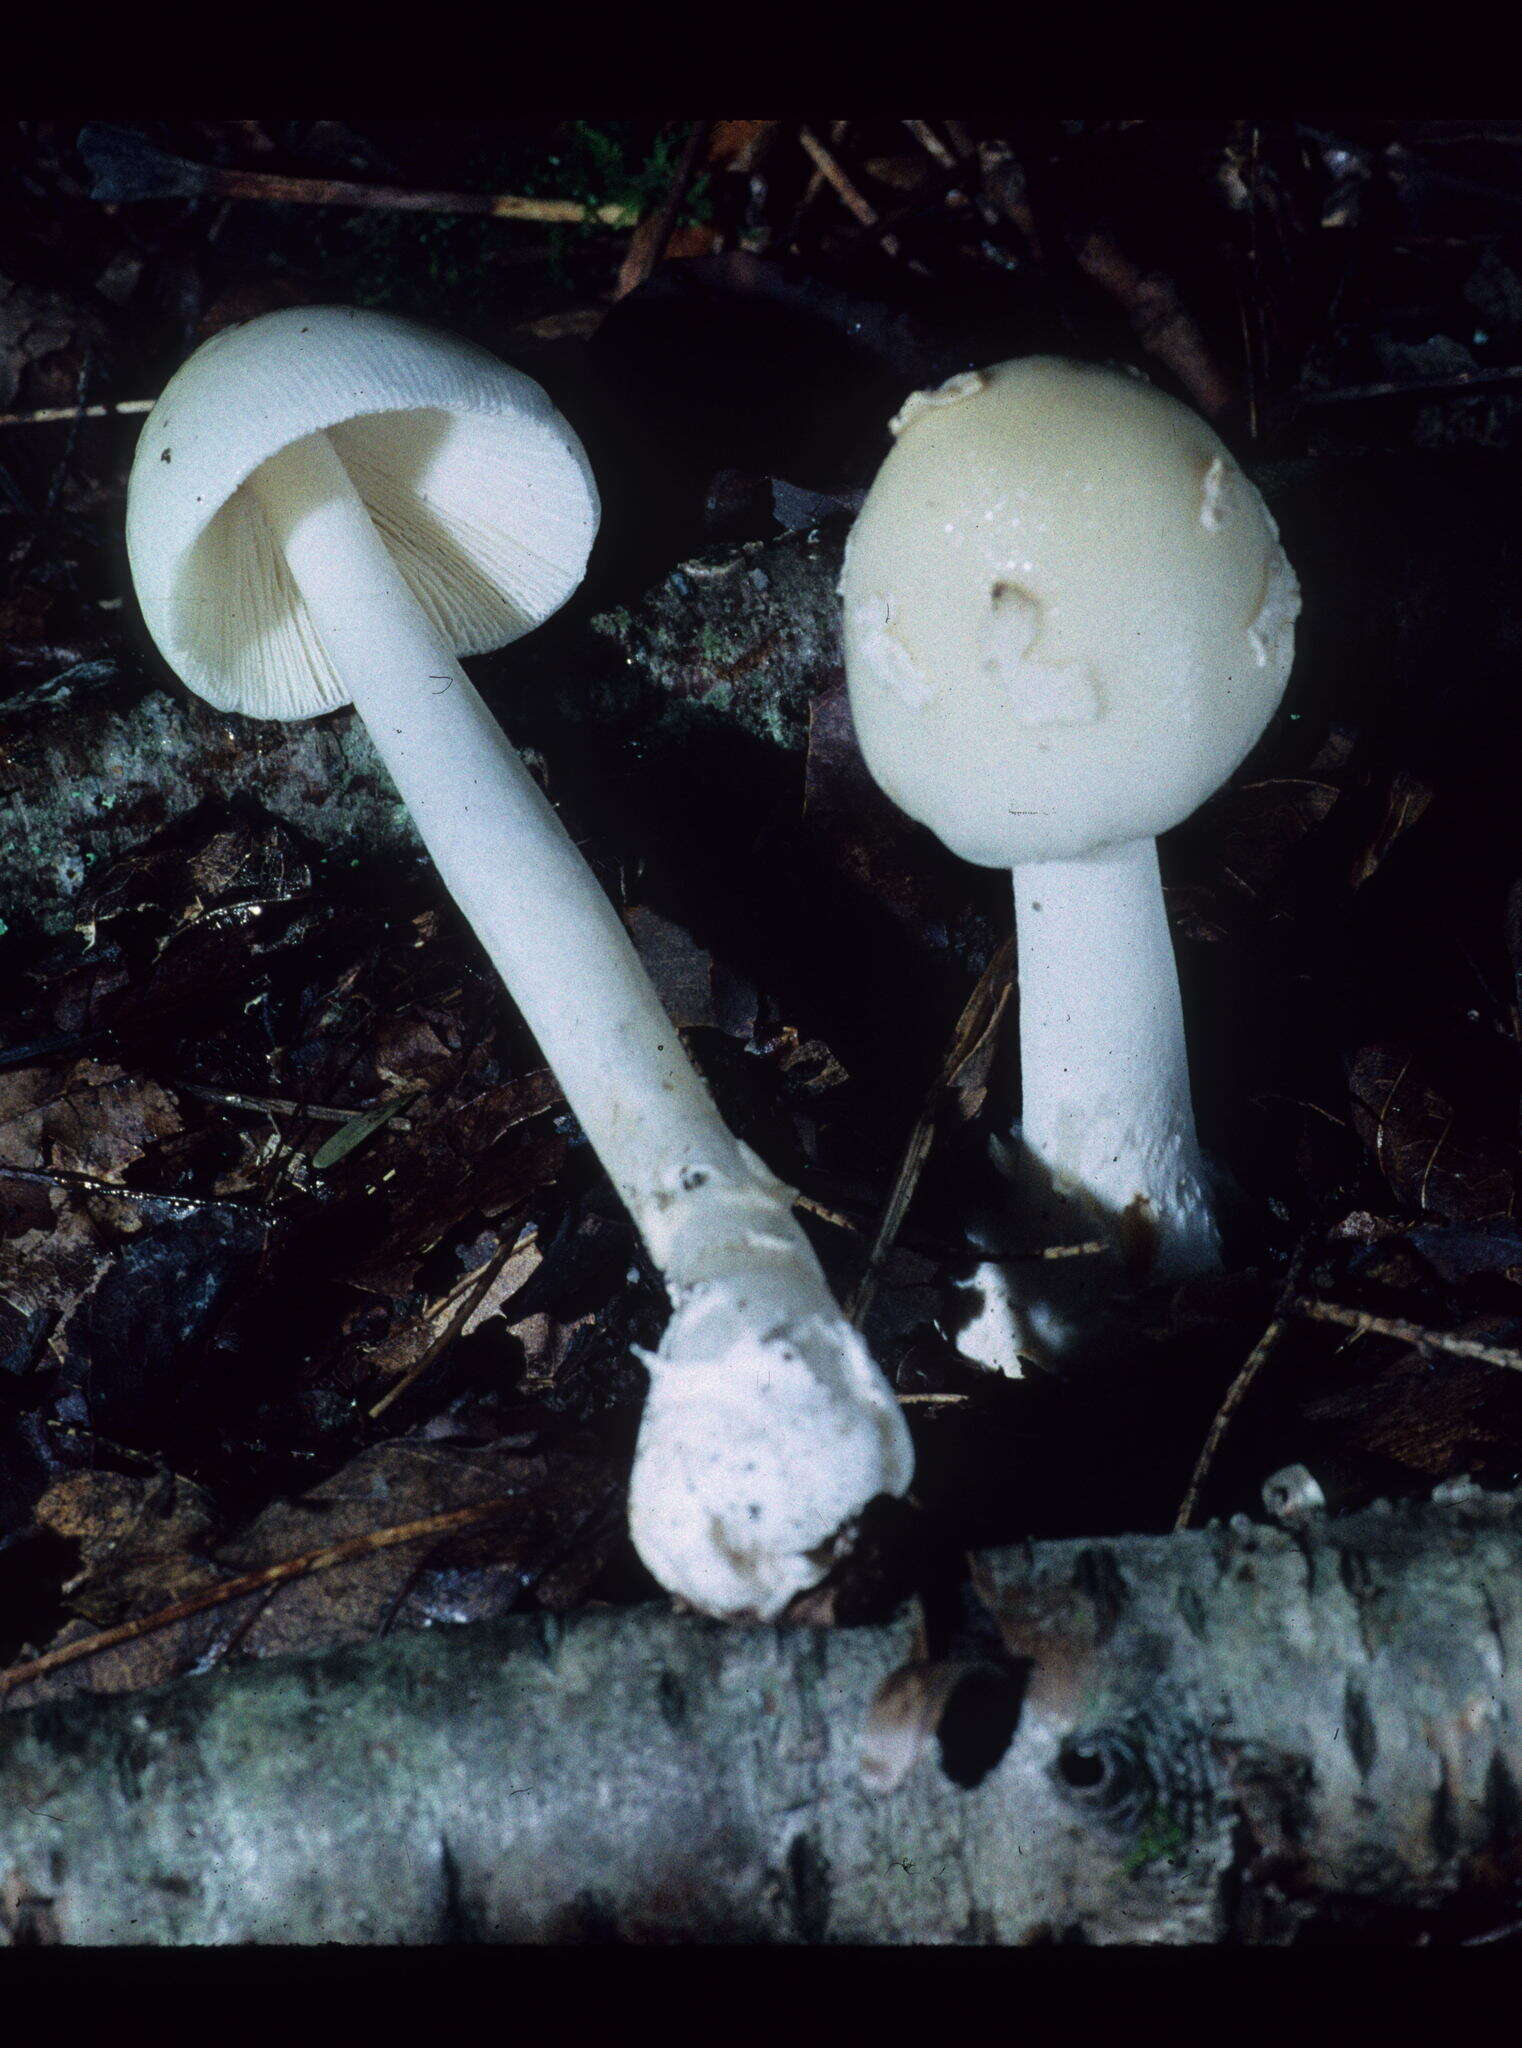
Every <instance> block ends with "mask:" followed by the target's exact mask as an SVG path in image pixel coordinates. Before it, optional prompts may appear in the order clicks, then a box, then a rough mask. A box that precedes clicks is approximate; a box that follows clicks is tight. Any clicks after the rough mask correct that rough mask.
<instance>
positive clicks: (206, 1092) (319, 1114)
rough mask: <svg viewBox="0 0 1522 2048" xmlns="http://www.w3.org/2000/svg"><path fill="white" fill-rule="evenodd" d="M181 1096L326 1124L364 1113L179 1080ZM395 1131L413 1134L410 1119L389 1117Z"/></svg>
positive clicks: (177, 1082) (350, 1119) (279, 1096)
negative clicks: (234, 1091)
mask: <svg viewBox="0 0 1522 2048" xmlns="http://www.w3.org/2000/svg"><path fill="white" fill-rule="evenodd" d="M174 1085H175V1087H176V1088H178V1089H179V1091H180V1093H181V1094H182V1095H194V1096H197V1097H198V1098H199V1099H200V1100H201V1101H202V1102H217V1103H226V1105H227V1106H228V1108H230V1109H253V1110H258V1111H259V1112H260V1113H261V1114H263V1115H266V1116H309V1117H311V1118H312V1119H313V1120H314V1121H315V1122H318V1123H325V1124H347V1123H352V1122H353V1121H354V1119H355V1117H357V1116H362V1115H363V1114H364V1112H363V1111H362V1110H358V1109H330V1108H329V1107H328V1106H327V1105H326V1104H325V1103H319V1102H296V1101H294V1100H293V1099H292V1098H291V1097H290V1096H288V1095H230V1094H229V1093H228V1092H227V1091H226V1090H225V1089H223V1088H203V1087H202V1086H201V1084H200V1083H199V1082H198V1081H176V1082H175V1084H174ZM387 1122H388V1123H389V1124H390V1126H391V1128H392V1130H393V1131H410V1130H411V1128H412V1123H411V1120H410V1118H408V1117H404V1116H393V1117H388V1118H387Z"/></svg>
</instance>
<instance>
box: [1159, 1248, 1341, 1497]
mask: <svg viewBox="0 0 1522 2048" xmlns="http://www.w3.org/2000/svg"><path fill="white" fill-rule="evenodd" d="M1311 1244H1312V1240H1311V1239H1310V1238H1309V1237H1303V1238H1302V1239H1301V1240H1300V1242H1299V1244H1298V1245H1296V1247H1295V1251H1294V1255H1293V1256H1292V1258H1291V1259H1290V1262H1289V1268H1288V1270H1287V1271H1286V1273H1285V1275H1284V1285H1283V1286H1282V1287H1281V1288H1280V1290H1279V1299H1278V1302H1277V1303H1276V1305H1275V1308H1274V1313H1273V1316H1272V1318H1271V1319H1270V1321H1269V1324H1268V1328H1267V1329H1266V1330H1265V1331H1264V1332H1263V1335H1262V1336H1261V1337H1260V1338H1259V1339H1258V1341H1257V1343H1256V1344H1254V1346H1253V1348H1252V1350H1251V1351H1249V1352H1248V1354H1247V1357H1246V1358H1245V1359H1244V1361H1243V1363H1242V1368H1241V1371H1240V1372H1239V1373H1238V1374H1237V1376H1236V1378H1235V1379H1234V1380H1233V1381H1232V1383H1231V1385H1230V1386H1229V1387H1228V1388H1227V1389H1226V1398H1225V1400H1224V1401H1222V1403H1221V1405H1220V1407H1219V1408H1218V1409H1217V1410H1216V1414H1215V1420H1214V1421H1213V1422H1212V1423H1211V1425H1210V1432H1209V1434H1208V1435H1207V1437H1206V1438H1205V1442H1204V1444H1203V1446H1202V1447H1201V1450H1200V1455H1199V1456H1198V1458H1196V1459H1195V1461H1194V1470H1193V1472H1192V1473H1191V1474H1190V1475H1189V1486H1188V1489H1187V1491H1186V1492H1185V1494H1184V1498H1183V1500H1182V1502H1181V1503H1180V1506H1179V1511H1178V1513H1177V1515H1175V1516H1174V1519H1173V1526H1174V1528H1175V1529H1187V1528H1188V1527H1189V1524H1190V1522H1191V1520H1192V1519H1193V1517H1194V1511H1195V1509H1196V1508H1197V1507H1198V1506H1199V1502H1200V1494H1201V1493H1202V1491H1203V1490H1204V1486H1205V1480H1206V1477H1207V1476H1208V1474H1209V1471H1210V1468H1211V1466H1212V1465H1213V1464H1214V1463H1215V1455H1216V1452H1217V1451H1218V1450H1219V1449H1220V1447H1221V1439H1222V1437H1224V1436H1225V1434H1226V1431H1227V1429H1228V1428H1229V1426H1230V1424H1231V1418H1232V1417H1233V1415H1235V1414H1236V1412H1237V1410H1238V1409H1239V1408H1240V1407H1241V1405H1242V1403H1243V1402H1244V1401H1245V1400H1246V1399H1247V1396H1248V1394H1249V1393H1250V1392H1251V1390H1252V1384H1253V1381H1254V1380H1255V1379H1256V1378H1257V1377H1258V1374H1259V1373H1260V1372H1261V1371H1262V1370H1263V1368H1264V1366H1265V1365H1267V1363H1268V1361H1269V1359H1270V1358H1271V1357H1272V1356H1273V1353H1274V1351H1275V1349H1276V1348H1277V1346H1278V1343H1279V1339H1280V1338H1281V1337H1282V1336H1283V1335H1284V1333H1285V1331H1286V1330H1287V1329H1288V1328H1289V1316H1290V1310H1291V1309H1292V1308H1293V1307H1294V1306H1295V1304H1296V1302H1297V1301H1298V1299H1299V1297H1298V1295H1297V1294H1296V1292H1295V1290H1296V1289H1297V1288H1298V1287H1299V1285H1300V1275H1301V1273H1302V1272H1303V1271H1304V1270H1305V1261H1306V1259H1307V1258H1308V1257H1309V1255H1310V1249H1311Z"/></svg>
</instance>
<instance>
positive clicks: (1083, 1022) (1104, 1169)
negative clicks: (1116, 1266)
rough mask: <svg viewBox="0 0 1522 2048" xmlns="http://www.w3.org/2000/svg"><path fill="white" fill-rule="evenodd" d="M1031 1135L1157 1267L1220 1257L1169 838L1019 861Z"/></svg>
mask: <svg viewBox="0 0 1522 2048" xmlns="http://www.w3.org/2000/svg"><path fill="white" fill-rule="evenodd" d="M1013 872H1014V891H1015V924H1016V931H1017V934H1018V945H1019V965H1020V1073H1021V1085H1022V1089H1023V1097H1024V1100H1023V1107H1022V1111H1021V1121H1020V1128H1019V1133H1018V1135H1019V1138H1020V1141H1021V1145H1022V1147H1023V1150H1024V1152H1025V1153H1026V1155H1027V1157H1028V1158H1029V1159H1030V1160H1032V1161H1033V1162H1034V1163H1035V1164H1036V1165H1037V1166H1039V1167H1040V1168H1041V1169H1043V1171H1044V1173H1045V1174H1046V1175H1047V1176H1049V1177H1050V1182H1051V1184H1052V1187H1053V1189H1054V1191H1055V1193H1056V1194H1057V1195H1058V1196H1059V1197H1061V1196H1072V1197H1075V1198H1077V1200H1078V1201H1079V1202H1080V1203H1081V1204H1082V1205H1084V1206H1086V1207H1087V1208H1088V1209H1090V1210H1091V1211H1094V1212H1097V1213H1098V1215H1099V1217H1100V1218H1101V1220H1102V1221H1103V1222H1104V1223H1105V1224H1106V1225H1107V1226H1108V1227H1109V1229H1110V1230H1111V1231H1113V1232H1115V1233H1116V1234H1117V1235H1118V1236H1119V1237H1120V1239H1121V1242H1122V1244H1123V1247H1124V1248H1125V1249H1127V1250H1128V1251H1129V1252H1130V1253H1131V1254H1132V1255H1133V1257H1134V1258H1135V1262H1136V1263H1137V1264H1138V1265H1139V1266H1140V1267H1141V1268H1142V1269H1143V1270H1145V1271H1146V1272H1147V1273H1148V1274H1149V1276H1150V1277H1152V1278H1155V1279H1175V1280H1176V1279H1184V1278H1187V1277H1188V1276H1190V1275H1192V1274H1197V1273H1204V1272H1210V1271H1212V1270H1214V1268H1215V1267H1217V1266H1218V1265H1219V1264H1220V1240H1219V1237H1218V1234H1217V1231H1216V1227H1215V1221H1214V1218H1213V1216H1212V1213H1211V1202H1210V1197H1209V1194H1208V1191H1207V1186H1206V1175H1205V1167H1204V1162H1203V1159H1202V1157H1201V1154H1200V1148H1199V1141H1198V1139H1197V1137H1196V1136H1195V1128H1194V1111H1193V1108H1192V1106H1191V1101H1190V1092H1189V1063H1188V1055H1187V1052H1186V1049H1185V1040H1184V1013H1183V1004H1182V1002H1181V1000H1180V997H1179V983H1178V966H1177V963H1176V961H1175V959H1174V954H1173V941H1172V938H1171V936H1170V933H1169V930H1168V916H1167V912H1166V910H1165V908H1164V905H1163V889H1162V879H1161V876H1160V874H1159V871H1158V863H1157V841H1156V840H1155V839H1131V840H1127V841H1125V842H1123V843H1122V844H1121V845H1119V846H1115V847H1111V848H1108V849H1106V850H1104V851H1102V852H1100V853H1096V854H1090V855H1088V856H1086V857H1085V858H1083V859H1080V860H1055V861H1031V862H1026V863H1022V864H1021V865H1020V866H1018V867H1016V868H1015V869H1014V871H1013Z"/></svg>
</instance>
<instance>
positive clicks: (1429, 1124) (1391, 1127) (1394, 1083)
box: [1349, 1045, 1516, 1222]
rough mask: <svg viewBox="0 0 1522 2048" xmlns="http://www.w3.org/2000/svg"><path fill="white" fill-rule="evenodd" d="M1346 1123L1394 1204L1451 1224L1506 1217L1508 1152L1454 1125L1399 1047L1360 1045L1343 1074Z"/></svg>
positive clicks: (1509, 1207) (1510, 1182)
mask: <svg viewBox="0 0 1522 2048" xmlns="http://www.w3.org/2000/svg"><path fill="white" fill-rule="evenodd" d="M1349 1089H1350V1092H1351V1095H1352V1104H1353V1122H1354V1126H1355V1128H1356V1130H1357V1132H1358V1135H1359V1137H1360V1138H1361V1139H1362V1140H1363V1142H1364V1144H1365V1146H1366V1147H1367V1148H1368V1150H1369V1151H1370V1152H1371V1153H1372V1154H1373V1156H1374V1160H1375V1162H1376V1164H1377V1165H1378V1166H1379V1168H1380V1170H1381V1172H1382V1173H1383V1174H1384V1176H1385V1179H1386V1180H1387V1181H1388V1182H1389V1184H1390V1187H1391V1189H1392V1190H1393V1192H1394V1194H1395V1196H1396V1199H1397V1200H1398V1201H1400V1202H1401V1203H1402V1204H1403V1205H1404V1206H1405V1207H1406V1208H1407V1209H1414V1210H1417V1211H1420V1212H1423V1213H1428V1214H1432V1215H1436V1216H1441V1217H1446V1218H1449V1219H1451V1220H1453V1221H1455V1222H1457V1221H1478V1220H1480V1219H1482V1218H1485V1217H1491V1216H1505V1215H1510V1214H1511V1213H1512V1212H1513V1210H1514V1208H1515V1205H1516V1161H1515V1158H1514V1154H1513V1148H1512V1147H1511V1146H1509V1145H1506V1144H1503V1143H1502V1142H1501V1141H1499V1140H1497V1139H1494V1138H1491V1137H1488V1136H1485V1135H1483V1134H1479V1133H1474V1132H1469V1131H1464V1130H1460V1129H1458V1128H1456V1123H1455V1117H1454V1112H1453V1109H1452V1107H1451V1105H1450V1104H1449V1103H1448V1102H1447V1101H1445V1100H1444V1098H1443V1097H1442V1096H1441V1095H1439V1094H1438V1092H1437V1090H1436V1089H1435V1088H1433V1087H1431V1086H1430V1084H1429V1083H1428V1082H1427V1081H1426V1079H1425V1078H1424V1076H1423V1075H1422V1073H1421V1071H1420V1069H1419V1067H1418V1064H1417V1060H1416V1055H1415V1054H1414V1053H1413V1052H1412V1051H1410V1050H1409V1049H1408V1048H1406V1047H1404V1046H1400V1045H1366V1046H1365V1047H1364V1048H1363V1050H1362V1051H1361V1052H1360V1053H1359V1054H1358V1056H1357V1058H1356V1059H1355V1060H1354V1062H1353V1070H1352V1073H1351V1075H1350V1076H1349Z"/></svg>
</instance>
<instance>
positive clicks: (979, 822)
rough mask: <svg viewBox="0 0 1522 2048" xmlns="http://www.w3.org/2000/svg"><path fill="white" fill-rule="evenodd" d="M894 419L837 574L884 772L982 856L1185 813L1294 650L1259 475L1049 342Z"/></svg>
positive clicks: (1211, 785)
mask: <svg viewBox="0 0 1522 2048" xmlns="http://www.w3.org/2000/svg"><path fill="white" fill-rule="evenodd" d="M893 431H894V433H895V435H896V437H897V438H896V441H895V444H894V447H893V448H892V450H891V451H890V453H889V455H888V457H887V459H886V460H885V461H884V463H883V465H882V468H881V469H880V470H879V471H878V474H877V477H876V479H875V480H874V482H873V484H872V488H871V490H870V491H869V492H868V493H867V497H866V502H865V503H864V505H863V506H862V510H861V513H860V515H859V517H858V519H857V521H856V524H855V526H854V528H853V529H852V532H851V536H850V540H849V543H848V545H847V550H846V562H845V569H844V572H843V574H842V577H841V583H840V593H841V596H842V598H843V600H844V606H845V648H846V673H847V676H848V679H849V683H850V694H851V710H852V714H853V717H854V719H855V723H856V730H857V734H858V736H859V738H860V741H861V747H862V751H863V753H864V754H865V756H866V760H867V765H868V767H869V768H870V769H871V771H872V773H873V775H874V776H875V777H876V779H877V781H878V782H879V783H880V784H881V786H882V787H883V789H884V790H886V792H887V793H888V795H889V796H891V797H892V798H893V800H894V801H895V802H896V803H897V804H898V805H899V806H900V808H901V809H903V810H905V811H907V812H908V813H909V815H910V816H911V817H913V818H917V819H919V820H920V822H921V823H922V824H926V825H928V826H929V827H930V828H931V830H932V831H934V832H935V833H936V834H938V836H939V837H940V838H941V839H943V840H944V841H945V843H946V844H947V845H948V846H949V847H951V848H952V850H953V851H954V852H956V853H959V854H961V855H962V856H963V857H964V858H965V859H967V860H971V861H977V862H979V863H981V864H982V865H984V866H987V867H1011V866H1017V865H1020V864H1021V863H1023V862H1026V861H1044V860H1068V859H1075V858H1079V857H1081V856H1083V855H1085V854H1090V853H1095V852H1098V851H1099V850H1100V849H1101V848H1103V847H1106V846H1111V845H1115V844H1118V843H1120V842H1121V841H1124V840H1127V839H1138V838H1144V837H1146V838H1155V837H1156V836H1157V834H1158V833H1160V832H1164V831H1166V830H1167V829H1168V828H1169V827H1170V826H1172V825H1176V824H1178V823H1179V821H1180V820H1181V819H1183V818H1186V817H1187V816H1188V815H1189V813H1190V812H1191V811H1193V810H1194V809H1196V808H1197V806H1198V805H1199V804H1201V803H1202V802H1203V801H1204V799H1205V798H1206V797H1207V796H1208V795H1210V793H1211V792H1212V791H1213V790H1215V789H1217V788H1218V787H1219V786H1220V784H1221V783H1222V782H1224V781H1225V780H1226V778H1227V776H1228V775H1230V773H1231V772H1232V770H1233V769H1234V768H1235V767H1237V765H1238V764H1239V763H1240V762H1241V760H1242V759H1243V757H1244V756H1245V755H1246V753H1247V752H1248V750H1249V749H1250V748H1251V747H1252V745H1253V744H1254V742H1255V741H1256V740H1257V739H1258V738H1259V736H1260V735H1261V733H1262V731H1263V728H1264V727H1265V726H1266V725H1267V723H1268V721H1269V719H1270V718H1271V716H1272V715H1273V712H1274V710H1275V707H1276V706H1277V705H1278V703H1279V700H1280V698H1281V697H1282V695H1283V693H1284V685H1285V682H1286V680H1287V678H1288V676H1289V670H1290V663H1291V660H1292V658H1293V653H1294V630H1293V628H1294V621H1295V618H1296V615H1297V614H1298V612H1299V609H1300V593H1299V586H1298V585H1297V583H1296V581H1295V575H1294V571H1293V570H1292V569H1291V568H1290V565H1289V563H1288V562H1287V561H1286V559H1285V556H1284V551H1283V549H1282V548H1281V547H1280V545H1279V534H1278V529H1277V527H1276V526H1275V525H1274V522H1273V519H1272V517H1271V516H1270V514H1269V511H1268V508H1267V506H1266V505H1265V504H1264V503H1263V500H1262V498H1261V497H1260V496H1259V494H1258V491H1257V489H1256V488H1255V486H1254V485H1253V484H1252V482H1251V481H1250V480H1249V478H1248V477H1246V476H1245V475H1244V474H1243V472H1242V470H1241V468H1240V467H1239V466H1238V464H1237V463H1236V462H1235V460H1234V459H1233V458H1232V456H1231V454H1230V453H1229V451H1228V450H1227V449H1226V447H1225V446H1224V444H1223V443H1222V442H1221V441H1220V439H1219V438H1218V437H1217V436H1216V435H1215V434H1214V433H1213V432H1212V431H1211V429H1210V428H1209V427H1208V426H1207V425H1206V424H1205V422H1204V421H1203V420H1201V419H1199V418H1198V417H1197V416H1196V415H1195V414H1194V413H1192V412H1191V411H1189V409H1188V408H1187V407H1186V406H1184V405H1181V404H1179V403H1178V401H1177V400H1176V399H1173V398H1170V397H1168V396H1167V395H1166V394H1165V393H1163V392H1161V391H1157V390H1155V389H1154V388H1153V387H1152V386H1151V385H1149V384H1148V383H1146V382H1145V380H1144V379H1142V378H1140V377H1138V376H1136V375H1135V374H1132V373H1129V372H1124V371H1115V370H1108V369H1099V368H1093V367H1090V366H1089V365H1087V364H1082V363H1073V362H1067V361H1064V360H1062V359H1061V358H1058V357H1053V356H1032V357H1028V358H1026V359H1024V360H1022V361H1018V362H1010V363H1000V364H998V365H996V366H995V367H993V368H991V369H988V370H978V371H971V372H968V373H967V374H965V375H963V376H959V377H953V378H952V379H951V380H950V382H949V383H947V384H944V385H942V386H941V387H940V389H939V390H936V391H930V392H917V393H916V394H915V395H914V396H913V397H912V398H911V399H910V400H909V401H908V403H907V404H906V405H905V407H904V408H903V410H902V411H901V412H900V414H899V415H898V417H897V419H896V420H894V422H893Z"/></svg>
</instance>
